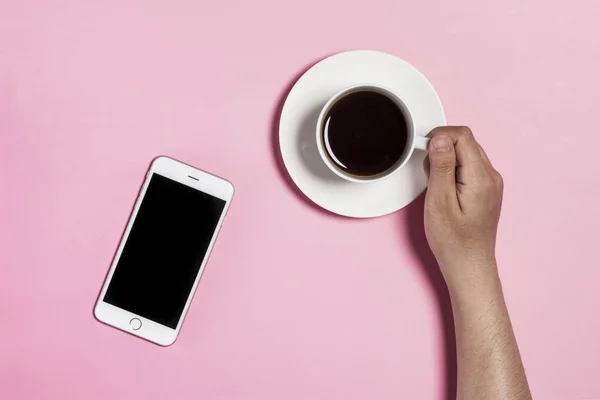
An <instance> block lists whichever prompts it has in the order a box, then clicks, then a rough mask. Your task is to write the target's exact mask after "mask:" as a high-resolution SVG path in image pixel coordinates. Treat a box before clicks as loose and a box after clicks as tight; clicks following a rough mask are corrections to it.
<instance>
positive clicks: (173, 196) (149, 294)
mask: <svg viewBox="0 0 600 400" xmlns="http://www.w3.org/2000/svg"><path fill="white" fill-rule="evenodd" d="M233 192H234V189H233V185H232V184H231V183H230V182H228V181H226V180H224V179H222V178H219V177H217V176H214V175H211V174H209V173H206V172H204V171H201V170H199V169H196V168H193V167H190V166H189V165H186V164H183V163H181V162H179V161H176V160H173V159H171V158H168V157H158V158H156V159H155V160H154V161H153V162H152V165H151V166H150V169H149V171H148V174H147V175H146V180H145V181H144V184H143V185H142V189H141V190H140V193H139V196H138V198H137V200H136V202H135V206H134V208H133V212H132V213H131V217H130V218H129V222H128V223H127V227H126V229H125V232H124V234H123V237H122V238H121V242H120V243H119V246H118V248H117V252H116V254H115V257H114V259H113V261H112V264H111V266H110V271H109V272H108V276H107V278H106V281H105V282H104V286H103V287H102V291H101V292H100V296H99V297H98V301H97V302H96V306H95V308H94V314H95V316H96V318H97V319H98V320H99V321H101V322H104V323H106V324H108V325H111V326H114V327H115V328H118V329H121V330H123V331H125V332H128V333H131V334H133V335H136V336H139V337H141V338H144V339H146V340H149V341H151V342H154V343H156V344H159V345H162V346H169V345H171V344H173V342H175V339H177V335H178V334H179V331H180V330H181V325H182V324H183V320H184V319H185V315H186V313H187V310H188V308H189V306H190V302H191V301H192V297H193V295H194V292H195V291H196V287H197V286H198V282H199V281H200V277H201V276H202V271H203V270H204V268H205V267H206V262H207V261H208V256H209V254H210V251H211V249H212V247H213V245H214V243H215V240H216V239H217V234H218V233H219V229H220V228H221V226H222V225H223V221H224V220H225V215H226V214H227V210H228V208H229V205H230V204H231V200H232V198H233Z"/></svg>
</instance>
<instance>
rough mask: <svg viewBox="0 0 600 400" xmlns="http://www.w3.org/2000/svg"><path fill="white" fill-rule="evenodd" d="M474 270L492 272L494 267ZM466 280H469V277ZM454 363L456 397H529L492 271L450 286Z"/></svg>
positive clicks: (496, 281) (498, 283) (502, 298)
mask: <svg viewBox="0 0 600 400" xmlns="http://www.w3.org/2000/svg"><path fill="white" fill-rule="evenodd" d="M477 269H478V270H480V271H481V270H487V271H490V270H491V271H495V266H494V267H492V268H477ZM470 278H473V277H472V276H471V277H470ZM449 291H450V297H451V301H452V310H453V314H454V323H455V328H456V348H457V362H458V399H459V400H463V399H465V400H473V399H486V400H488V399H489V400H496V399H511V400H521V399H531V395H530V392H529V387H528V385H527V379H526V377H525V371H524V369H523V365H522V362H521V357H520V355H519V349H518V347H517V342H516V340H515V336H514V333H513V329H512V326H511V323H510V319H509V316H508V311H507V309H506V304H505V302H504V296H503V294H502V287H501V285H500V280H499V279H498V276H497V274H496V273H490V276H487V277H483V278H481V277H480V278H477V279H475V280H473V281H471V282H469V279H464V280H462V282H461V284H460V285H449Z"/></svg>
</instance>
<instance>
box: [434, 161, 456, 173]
mask: <svg viewBox="0 0 600 400" xmlns="http://www.w3.org/2000/svg"><path fill="white" fill-rule="evenodd" d="M432 169H433V170H435V172H436V173H438V174H450V173H452V172H454V162H453V161H452V160H443V161H441V162H437V163H436V164H434V165H433V166H432Z"/></svg>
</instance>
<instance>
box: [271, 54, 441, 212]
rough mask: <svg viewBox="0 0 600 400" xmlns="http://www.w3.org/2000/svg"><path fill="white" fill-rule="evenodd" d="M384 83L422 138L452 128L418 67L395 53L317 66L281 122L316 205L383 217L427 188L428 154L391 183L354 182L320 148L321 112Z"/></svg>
mask: <svg viewBox="0 0 600 400" xmlns="http://www.w3.org/2000/svg"><path fill="white" fill-rule="evenodd" d="M363 83H369V84H377V85H382V86H384V87H386V88H388V89H389V90H391V91H392V92H393V93H395V94H396V95H397V96H398V97H400V98H401V99H402V100H403V101H404V102H405V103H406V105H407V107H408V109H409V110H411V113H412V116H413V123H414V126H415V129H416V133H417V135H420V136H425V135H427V134H428V133H429V132H430V131H431V130H432V129H433V128H435V127H437V126H442V125H445V124H446V118H445V116H444V109H443V108H442V103H441V102H440V99H439V97H438V95H437V93H436V92H435V90H434V89H433V87H432V86H431V84H430V83H429V81H428V80H427V79H426V78H425V77H424V76H423V75H422V74H421V73H420V72H419V71H418V70H417V69H416V68H415V67H413V66H412V65H410V64H409V63H407V62H406V61H404V60H401V59H400V58H398V57H395V56H392V55H390V54H386V53H382V52H378V51H371V50H357V51H348V52H344V53H339V54H336V55H333V56H331V57H328V58H326V59H324V60H322V61H320V62H318V63H317V64H315V65H314V66H313V67H311V68H310V69H309V70H308V71H306V73H304V75H302V77H300V79H298V81H297V82H296V84H295V85H294V87H293V88H292V90H291V91H290V92H289V94H288V96H287V99H286V100H285V104H284V105H283V109H282V111H281V119H280V120H279V146H280V149H281V155H282V158H283V162H284V164H285V167H286V168H287V170H288V173H289V174H290V177H291V178H292V180H293V181H294V183H295V184H296V186H298V188H299V189H300V190H301V191H302V192H303V193H304V194H305V195H306V196H307V197H308V198H309V199H310V200H312V201H313V202H314V203H315V204H317V205H319V206H320V207H322V208H324V209H326V210H328V211H331V212H332V213H335V214H339V215H344V216H347V217H354V218H369V217H378V216H381V215H386V214H390V213H392V212H394V211H397V210H399V209H401V208H403V207H405V206H407V205H408V204H410V203H411V202H412V201H414V200H415V199H416V198H417V197H419V195H420V194H421V193H422V192H423V191H424V190H425V188H426V187H427V181H426V178H425V173H424V172H423V159H424V158H425V155H426V153H425V152H424V151H415V152H414V153H413V155H412V156H411V158H410V160H409V161H408V163H407V164H406V165H405V166H404V167H402V168H400V169H399V170H397V171H395V172H394V173H393V174H391V175H390V176H389V177H387V178H386V179H384V180H382V181H379V182H374V183H352V182H348V181H346V180H344V179H342V178H340V177H338V176H337V175H335V174H334V173H333V172H332V171H331V170H330V169H329V168H328V167H327V166H326V165H325V163H324V162H323V160H322V159H321V157H320V155H319V152H318V150H317V144H316V140H315V135H316V133H315V130H316V126H317V118H318V117H319V113H320V111H321V108H322V107H323V106H324V105H325V103H326V102H327V100H329V98H330V97H331V96H333V95H334V94H336V93H337V92H339V91H340V90H342V89H344V88H346V87H349V86H353V85H357V84H363Z"/></svg>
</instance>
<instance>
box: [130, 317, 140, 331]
mask: <svg viewBox="0 0 600 400" xmlns="http://www.w3.org/2000/svg"><path fill="white" fill-rule="evenodd" d="M129 326H130V327H131V329H133V330H134V331H137V330H138V329H140V328H141V327H142V321H140V319H139V318H132V319H131V321H129Z"/></svg>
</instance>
